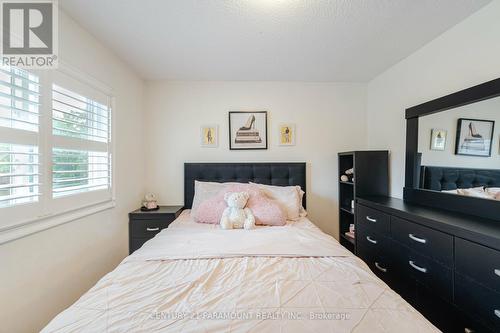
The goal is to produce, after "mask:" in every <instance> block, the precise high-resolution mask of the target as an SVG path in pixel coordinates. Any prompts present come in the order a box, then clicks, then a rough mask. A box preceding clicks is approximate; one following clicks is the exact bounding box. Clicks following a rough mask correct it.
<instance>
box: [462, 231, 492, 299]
mask: <svg viewBox="0 0 500 333" xmlns="http://www.w3.org/2000/svg"><path fill="white" fill-rule="evenodd" d="M455 270H456V271H457V272H459V273H461V274H463V275H466V276H469V277H471V278H473V279H474V280H476V281H477V282H479V283H481V284H483V285H485V286H487V287H489V288H492V289H494V290H496V291H498V292H500V251H496V250H493V249H490V248H488V247H486V246H482V245H479V244H476V243H472V242H469V241H466V240H463V239H461V238H458V237H457V238H455Z"/></svg>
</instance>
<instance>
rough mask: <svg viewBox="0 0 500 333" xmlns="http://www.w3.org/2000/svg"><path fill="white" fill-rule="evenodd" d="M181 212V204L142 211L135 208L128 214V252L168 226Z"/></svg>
mask: <svg viewBox="0 0 500 333" xmlns="http://www.w3.org/2000/svg"><path fill="white" fill-rule="evenodd" d="M181 212H182V207H181V206H160V209H158V210H153V211H147V212H143V211H141V210H140V209H137V210H135V211H133V212H131V213H130V214H129V224H128V225H129V227H128V228H129V229H128V230H129V253H132V252H134V251H135V250H137V249H138V248H140V247H141V246H142V244H144V243H145V242H146V241H148V240H149V239H151V238H153V237H154V236H155V235H156V234H158V233H159V232H160V231H162V230H163V229H165V228H168V226H169V225H170V223H172V222H173V221H174V220H175V219H176V218H177V217H178V216H179V215H180V213H181Z"/></svg>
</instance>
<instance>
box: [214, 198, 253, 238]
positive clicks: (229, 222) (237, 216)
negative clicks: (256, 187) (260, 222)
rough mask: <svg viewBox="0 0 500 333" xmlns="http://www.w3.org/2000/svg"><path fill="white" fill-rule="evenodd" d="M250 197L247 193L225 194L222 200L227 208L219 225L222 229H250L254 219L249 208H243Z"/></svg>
mask: <svg viewBox="0 0 500 333" xmlns="http://www.w3.org/2000/svg"><path fill="white" fill-rule="evenodd" d="M249 198H250V195H249V194H248V193H247V192H233V193H226V194H225V195H224V200H225V201H226V203H227V208H226V209H225V210H224V213H223V214H222V218H221V220H220V225H221V228H222V229H241V228H245V229H247V230H248V229H252V228H253V227H254V226H255V217H254V216H253V213H252V211H251V210H250V208H248V207H247V208H245V206H246V204H247V201H248V199H249Z"/></svg>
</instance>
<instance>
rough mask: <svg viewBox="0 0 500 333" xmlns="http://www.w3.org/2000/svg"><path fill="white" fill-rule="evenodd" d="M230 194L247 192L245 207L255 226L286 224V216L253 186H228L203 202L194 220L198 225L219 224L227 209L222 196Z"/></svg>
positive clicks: (272, 201)
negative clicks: (253, 219) (251, 215)
mask: <svg viewBox="0 0 500 333" xmlns="http://www.w3.org/2000/svg"><path fill="white" fill-rule="evenodd" d="M232 192H247V193H248V194H249V195H250V198H249V199H248V201H247V205H246V207H248V208H250V209H251V210H252V213H253V215H254V216H255V224H259V225H272V226H280V225H285V224H286V215H285V213H284V212H283V210H282V209H281V207H280V206H279V204H277V203H276V202H274V200H272V199H270V198H268V197H267V196H266V195H265V194H264V193H263V192H262V191H261V190H260V189H259V188H258V187H257V186H255V185H253V184H234V185H230V186H228V187H227V188H225V189H224V190H222V191H221V192H219V193H218V194H217V195H216V196H214V197H212V198H209V199H206V200H205V201H203V202H202V203H201V204H200V205H199V207H198V210H197V211H196V215H195V216H194V219H195V221H196V222H199V223H211V224H219V222H220V219H221V217H222V214H223V213H224V210H225V209H226V207H227V204H226V202H225V201H224V195H225V194H226V193H232Z"/></svg>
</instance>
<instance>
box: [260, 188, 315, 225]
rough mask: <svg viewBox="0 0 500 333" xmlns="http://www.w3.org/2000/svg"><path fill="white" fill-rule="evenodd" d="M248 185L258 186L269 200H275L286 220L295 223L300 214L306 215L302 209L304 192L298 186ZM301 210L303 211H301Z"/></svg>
mask: <svg viewBox="0 0 500 333" xmlns="http://www.w3.org/2000/svg"><path fill="white" fill-rule="evenodd" d="M250 184H252V185H256V186H258V187H259V188H260V189H261V190H262V191H263V192H264V193H265V194H266V195H267V196H268V197H269V198H271V199H273V200H276V201H277V202H278V203H279V205H280V206H281V208H282V209H283V211H284V212H285V213H286V216H287V220H291V221H295V220H298V219H299V218H300V217H301V214H306V215H307V213H306V211H305V209H304V208H303V207H302V197H303V196H304V192H303V191H302V189H301V188H300V186H273V185H264V184H255V183H250ZM301 208H302V210H303V211H301ZM304 216H305V215H304Z"/></svg>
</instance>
